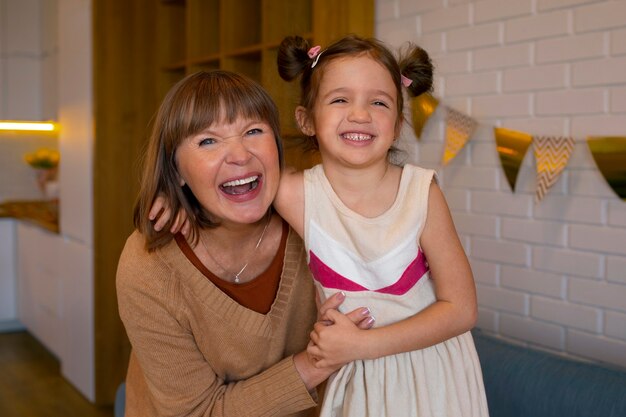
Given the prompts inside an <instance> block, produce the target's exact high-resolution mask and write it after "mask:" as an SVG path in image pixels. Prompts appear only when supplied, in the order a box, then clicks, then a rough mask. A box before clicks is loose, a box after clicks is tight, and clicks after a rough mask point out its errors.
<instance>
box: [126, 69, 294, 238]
mask: <svg viewBox="0 0 626 417" xmlns="http://www.w3.org/2000/svg"><path fill="white" fill-rule="evenodd" d="M239 117H244V118H248V119H252V120H260V121H264V122H266V123H267V124H269V126H270V128H271V129H272V131H273V133H274V139H275V140H276V146H277V148H278V156H279V160H278V161H276V163H278V164H280V166H281V168H282V161H283V149H282V144H281V139H280V123H279V119H278V109H277V108H276V104H275V103H274V101H273V100H272V98H271V97H270V96H269V94H268V93H267V92H266V91H265V90H264V89H263V87H261V86H260V85H259V84H257V83H256V82H254V81H252V80H250V79H249V78H246V77H244V76H241V75H238V74H235V73H232V72H228V71H211V72H204V71H202V72H197V73H195V74H191V75H189V76H187V77H185V78H183V79H182V80H180V81H179V82H178V83H177V84H176V85H174V86H173V87H172V88H171V89H170V91H169V92H168V93H167V95H166V96H165V98H164V99H163V102H162V103H161V106H160V107H159V110H158V112H157V114H156V118H155V120H154V124H153V128H152V133H151V135H150V138H149V141H148V148H147V151H146V153H145V154H144V156H143V157H144V166H143V175H142V178H141V185H140V190H139V195H138V197H137V202H136V204H135V210H134V224H135V227H136V228H137V229H138V230H139V231H140V232H141V233H142V234H143V235H144V236H145V238H146V248H147V249H148V250H154V249H157V248H159V247H161V246H163V245H165V244H167V243H168V242H169V241H171V239H172V237H173V236H172V234H171V233H170V232H169V228H170V227H171V225H172V224H173V222H174V220H175V217H176V213H178V211H179V210H180V209H181V208H182V209H183V210H185V212H186V214H187V219H188V221H189V222H190V224H191V237H192V241H193V242H194V243H195V242H196V241H197V237H198V236H199V235H198V231H199V229H200V228H205V227H216V226H217V224H216V223H215V222H214V221H212V220H211V213H210V207H202V205H201V204H200V203H199V202H198V200H197V199H196V197H195V196H194V195H193V193H192V192H191V189H190V188H189V187H188V186H187V185H184V186H182V187H181V186H180V183H179V174H178V168H177V166H176V149H177V148H178V145H179V144H180V143H181V142H183V140H185V139H186V138H189V137H190V136H193V135H195V134H197V133H199V132H201V131H202V130H204V129H206V128H207V127H210V126H212V125H214V124H216V123H233V122H235V121H236V119H237V118H239ZM159 195H160V196H162V197H163V198H165V201H166V203H167V205H168V206H169V208H170V210H171V212H172V213H174V215H173V216H172V218H170V219H169V221H168V223H167V225H166V226H165V227H164V228H163V229H162V230H161V231H160V232H157V231H155V230H154V228H153V226H152V222H151V221H150V219H149V217H148V215H149V212H150V208H151V206H152V204H153V203H154V201H155V199H156V197H157V196H159Z"/></svg>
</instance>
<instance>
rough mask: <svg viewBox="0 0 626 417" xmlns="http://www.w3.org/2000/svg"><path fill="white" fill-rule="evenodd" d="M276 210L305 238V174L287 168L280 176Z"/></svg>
mask: <svg viewBox="0 0 626 417" xmlns="http://www.w3.org/2000/svg"><path fill="white" fill-rule="evenodd" d="M274 208H275V209H276V211H277V212H278V214H280V216H281V217H282V218H283V219H285V220H286V221H287V223H289V225H290V226H291V227H292V228H293V230H295V231H296V233H298V235H299V236H300V237H301V238H304V173H303V172H302V171H296V169H295V168H292V167H287V168H285V169H284V170H283V172H282V174H281V176H280V183H279V186H278V193H277V194H276V198H275V199H274Z"/></svg>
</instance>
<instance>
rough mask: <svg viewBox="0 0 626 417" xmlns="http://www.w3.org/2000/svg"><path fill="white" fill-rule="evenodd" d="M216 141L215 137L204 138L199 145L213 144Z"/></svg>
mask: <svg viewBox="0 0 626 417" xmlns="http://www.w3.org/2000/svg"><path fill="white" fill-rule="evenodd" d="M214 143H215V139H213V138H202V139H200V142H198V145H199V146H206V145H213V144H214Z"/></svg>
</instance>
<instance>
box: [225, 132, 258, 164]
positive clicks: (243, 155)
mask: <svg viewBox="0 0 626 417" xmlns="http://www.w3.org/2000/svg"><path fill="white" fill-rule="evenodd" d="M227 147H228V148H227V154H226V162H228V163H231V164H237V165H245V164H246V163H247V162H248V161H249V160H250V158H251V156H252V154H251V153H250V151H249V150H248V148H247V147H246V142H245V139H244V138H242V137H241V136H236V137H231V138H229V139H228V142H227Z"/></svg>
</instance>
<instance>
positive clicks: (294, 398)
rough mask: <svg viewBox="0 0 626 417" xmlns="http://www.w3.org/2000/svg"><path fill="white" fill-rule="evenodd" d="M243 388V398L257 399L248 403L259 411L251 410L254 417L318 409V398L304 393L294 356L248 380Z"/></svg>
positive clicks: (305, 390) (315, 395)
mask: <svg viewBox="0 0 626 417" xmlns="http://www.w3.org/2000/svg"><path fill="white" fill-rule="evenodd" d="M245 384H246V385H247V387H246V392H247V393H246V395H250V396H252V397H255V396H256V397H258V398H250V399H251V400H252V401H250V403H251V404H259V405H261V407H262V408H261V409H257V410H254V411H255V413H257V414H256V415H266V414H267V415H283V414H291V413H296V412H298V411H302V410H306V409H307V408H311V407H315V406H316V405H317V402H316V400H317V394H316V393H315V392H314V393H313V394H312V393H310V392H309V391H308V390H307V389H306V386H305V385H304V382H303V381H302V378H301V377H300V374H299V373H298V371H297V370H296V366H295V364H294V362H293V356H289V357H287V358H285V359H283V360H281V361H280V362H278V363H277V364H276V365H274V366H272V367H271V368H269V369H267V370H265V371H264V372H262V373H261V374H259V375H257V376H256V377H253V378H250V379H249V380H247V381H246V382H245ZM314 397H315V398H314ZM255 400H258V401H255ZM250 411H252V410H250Z"/></svg>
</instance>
